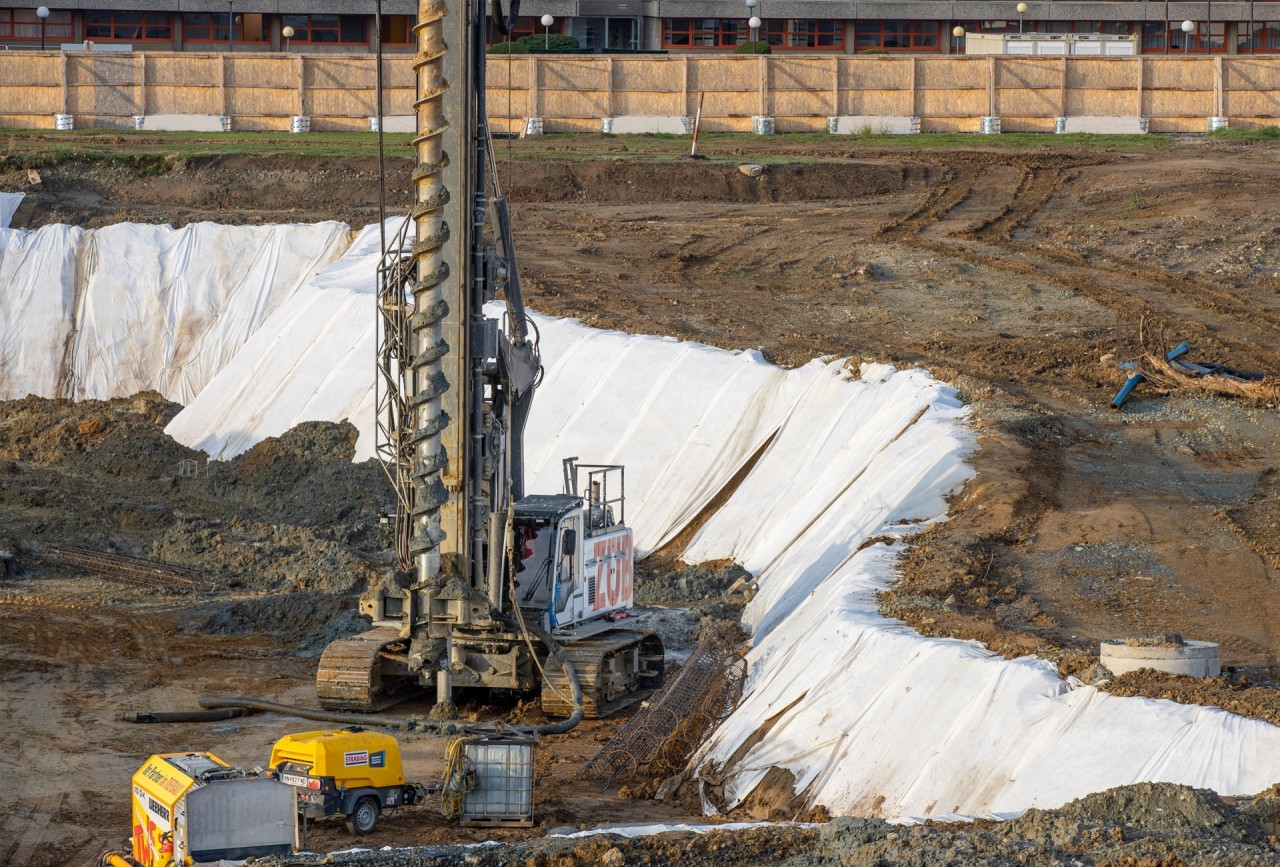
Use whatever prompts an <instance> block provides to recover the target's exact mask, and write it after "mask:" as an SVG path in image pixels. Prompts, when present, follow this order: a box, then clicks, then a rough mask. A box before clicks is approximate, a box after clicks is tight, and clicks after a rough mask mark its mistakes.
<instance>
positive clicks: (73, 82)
mask: <svg viewBox="0 0 1280 867" xmlns="http://www.w3.org/2000/svg"><path fill="white" fill-rule="evenodd" d="M66 82H67V110H66V112H65V114H72V115H84V116H93V117H96V118H110V117H115V118H127V117H129V116H130V115H132V114H133V113H134V110H135V108H136V98H137V84H138V72H137V63H136V61H135V60H134V58H133V56H132V55H129V54H115V55H112V54H99V55H94V54H69V55H67V65H66Z"/></svg>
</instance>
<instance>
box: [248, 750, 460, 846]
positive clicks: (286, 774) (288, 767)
mask: <svg viewBox="0 0 1280 867" xmlns="http://www.w3.org/2000/svg"><path fill="white" fill-rule="evenodd" d="M271 770H272V771H274V772H275V773H276V774H277V775H278V776H279V778H280V781H281V782H282V783H287V784H288V785H290V786H292V787H294V790H295V791H297V793H298V811H299V812H300V813H301V814H302V815H303V817H304V818H306V819H320V818H323V817H325V816H332V815H335V814H338V813H341V814H342V815H344V816H346V817H347V828H348V829H350V831H351V832H352V833H353V834H368V833H370V832H371V831H372V830H373V829H374V827H375V826H376V825H377V824H378V817H379V816H380V815H382V811H383V810H384V809H387V808H393V809H394V808H395V807H405V806H410V805H413V804H421V803H422V802H423V801H424V800H425V799H426V797H427V795H428V794H430V793H432V792H434V791H438V789H437V788H435V787H427V786H423V785H420V784H418V783H406V782H405V781H404V769H403V768H402V767H401V764H400V745H399V744H398V743H396V739H395V738H393V737H392V736H391V735H385V734H380V733H377V732H369V731H365V730H363V729H360V728H349V729H342V730H338V731H318V732H300V733H298V734H295V735H285V736H284V737H282V738H281V739H280V740H278V741H277V742H276V745H275V746H274V747H272V748H271Z"/></svg>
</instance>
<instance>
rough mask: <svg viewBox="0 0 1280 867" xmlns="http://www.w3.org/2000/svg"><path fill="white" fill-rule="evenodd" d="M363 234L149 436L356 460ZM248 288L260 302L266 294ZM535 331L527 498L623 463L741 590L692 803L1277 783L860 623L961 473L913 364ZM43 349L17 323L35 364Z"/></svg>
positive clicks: (1188, 711) (1274, 733) (365, 352)
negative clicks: (723, 710) (307, 428)
mask: <svg viewBox="0 0 1280 867" xmlns="http://www.w3.org/2000/svg"><path fill="white" fill-rule="evenodd" d="M58 228H59V230H60V231H62V232H69V231H72V230H69V229H66V228H65V227H58ZM118 228H119V229H120V231H122V232H127V231H131V230H129V229H127V228H126V227H118ZM290 229H291V230H296V231H302V230H301V229H300V228H299V227H290ZM46 231H48V229H42V230H41V232H46ZM106 231H108V230H100V232H106ZM211 231H212V230H211ZM240 231H243V232H247V233H253V232H261V233H264V235H263V236H262V237H264V238H265V237H268V236H269V235H268V234H266V233H270V232H272V231H274V230H273V229H270V228H259V229H243V230H240ZM317 231H320V230H319V229H317ZM376 232H377V227H376V226H374V227H371V228H370V229H366V230H365V233H364V234H363V235H362V236H361V237H360V238H359V239H357V241H356V243H355V245H354V246H353V247H352V248H351V249H349V250H348V251H347V254H346V255H345V256H344V257H343V258H342V259H341V260H339V261H337V262H334V263H333V264H331V265H329V266H328V267H327V268H325V269H324V270H321V271H320V272H319V273H317V274H315V275H314V276H312V277H309V278H306V279H303V280H302V281H301V283H300V285H297V288H296V289H294V290H293V291H292V292H291V293H288V294H287V295H286V297H282V298H280V299H279V301H278V303H277V304H276V306H275V310H274V312H273V313H270V315H268V316H265V317H264V318H263V319H262V324H261V326H260V327H259V328H258V329H257V331H256V332H255V333H253V334H251V335H247V336H246V335H245V334H244V331H243V329H238V330H237V331H236V332H235V333H234V334H229V333H224V332H221V331H217V332H215V331H214V330H210V331H207V332H204V333H199V334H190V333H181V334H180V336H181V338H182V340H184V341H191V342H193V343H199V344H200V345H201V346H202V347H203V348H204V350H203V351H205V352H208V353H211V354H216V355H217V357H219V358H223V357H226V358H227V359H228V360H227V361H226V362H225V364H224V365H223V366H222V367H221V369H220V371H219V372H217V373H214V374H213V375H212V376H211V378H210V379H209V381H208V383H207V385H205V387H204V388H203V389H202V390H201V392H200V393H199V394H197V395H196V396H195V397H194V399H192V400H190V401H189V402H188V404H187V408H186V409H185V410H184V411H183V412H182V413H180V414H179V415H178V416H177V417H176V418H175V419H174V420H173V422H171V423H170V425H169V427H168V431H169V432H170V433H171V434H172V435H173V436H174V437H175V438H177V439H178V440H179V441H181V442H184V443H186V444H188V445H194V446H197V447H200V448H203V449H206V450H208V451H212V452H213V453H215V454H216V453H226V454H227V455H228V456H229V455H230V454H232V453H235V452H239V451H243V450H245V449H247V448H249V447H251V446H252V445H253V444H254V443H255V442H258V441H260V440H261V439H263V438H264V437H267V436H272V435H277V434H279V433H282V432H283V431H284V430H285V429H287V428H288V427H290V426H292V425H294V424H296V423H298V422H301V421H304V420H329V421H338V420H342V419H350V420H351V422H352V423H353V424H355V425H356V427H357V428H358V429H359V430H360V434H361V436H360V441H359V444H358V445H357V448H356V457H357V459H363V458H364V457H367V456H369V455H370V454H371V453H372V428H373V418H372V415H371V408H372V400H371V396H372V395H371V393H372V387H373V363H372V359H373V349H372V347H373V344H374V335H373V329H374V312H375V311H374V305H373V292H374V281H373V264H374V262H375V261H376V258H377V243H376ZM32 234H34V233H32ZM226 237H228V239H229V238H230V235H229V234H228V235H227V236H226ZM250 237H253V236H252V234H250ZM27 240H28V241H29V240H30V239H27ZM8 243H9V244H10V249H11V250H12V249H13V247H12V245H13V243H14V240H13V239H12V238H10V239H9V241H8ZM19 243H25V242H23V241H21V239H20V240H19ZM0 255H3V256H5V257H6V258H5V259H4V260H0V268H9V267H11V266H10V264H9V259H8V258H7V257H8V255H9V253H6V252H4V250H3V247H0ZM219 255H223V256H226V257H228V258H234V257H235V255H236V253H235V250H232V249H228V250H225V251H223V252H222V253H220V254H219ZM191 266H192V267H193V268H199V267H200V265H199V264H198V263H195V262H192V263H191ZM9 273H13V272H9ZM16 273H17V276H18V277H19V278H21V279H22V280H26V281H28V282H27V283H19V284H18V285H20V286H26V285H29V286H31V287H33V290H34V289H39V290H40V291H41V292H43V293H44V294H46V295H47V294H52V295H55V296H56V295H57V294H58V293H59V292H62V291H64V287H63V286H62V284H60V283H58V282H57V281H58V280H59V279H61V278H60V277H59V276H58V275H59V273H60V272H59V270H58V269H56V268H54V269H51V270H50V271H48V272H41V273H29V272H27V271H26V270H24V267H23V266H22V265H21V263H19V266H18V268H17V271H16ZM258 273H259V279H260V280H261V281H262V286H261V287H259V292H260V293H261V294H262V297H268V296H271V293H270V292H268V290H267V289H266V285H267V283H268V282H270V281H273V280H276V281H278V280H279V279H280V278H279V276H278V275H276V274H274V273H271V272H270V269H267V268H264V269H262V270H261V271H260V272H258ZM182 277H183V275H182V274H176V275H175V279H181V278H182ZM291 279H292V278H291ZM42 281H43V283H42ZM12 285H13V284H12V283H11V282H9V281H6V282H5V283H3V284H0V286H3V287H4V288H2V289H0V292H3V293H5V294H4V295H0V309H2V310H3V312H4V313H5V314H6V318H4V319H0V329H4V331H3V334H0V347H3V348H4V351H6V352H9V351H11V349H12V348H13V347H15V346H18V347H19V348H21V346H22V344H21V343H20V342H19V341H18V336H17V335H18V334H19V333H20V332H21V331H22V330H23V326H24V323H23V322H21V321H17V320H14V319H11V318H8V317H7V315H8V314H10V313H11V312H13V311H16V312H17V314H18V315H21V313H22V310H23V309H24V308H23V307H22V306H21V305H18V306H14V304H13V300H12V298H10V297H7V296H8V295H10V294H11V293H12V291H13V290H12V288H11V286H12ZM122 286H123V284H122ZM142 289H145V291H148V292H154V291H155V287H154V285H152V284H147V285H146V286H145V287H143V286H140V290H142ZM21 291H28V290H21ZM116 291H117V292H120V291H123V290H122V289H119V290H116ZM211 291H212V290H211ZM42 297H43V296H42ZM113 297H115V296H113ZM129 310H130V311H132V313H131V315H134V316H135V317H136V323H135V325H134V326H133V327H135V328H136V329H137V330H139V331H142V332H145V333H147V334H157V335H166V334H168V333H170V329H171V328H172V327H173V320H172V319H171V318H166V311H165V310H164V309H161V308H157V306H156V305H155V304H154V303H152V302H150V301H148V302H146V303H143V302H142V301H141V300H137V301H134V302H132V303H131V304H130V305H129ZM152 317H159V319H158V321H154V322H153V321H151V318H152ZM536 321H537V325H538V328H539V330H540V333H541V347H542V356H543V359H544V362H545V363H546V366H547V371H546V377H545V381H544V384H543V386H542V389H541V390H540V392H539V395H538V399H537V400H536V401H535V405H534V411H533V414H532V417H531V419H530V424H529V431H528V441H529V442H530V444H531V445H530V449H529V455H528V466H529V468H530V473H529V475H530V478H529V485H528V487H529V489H530V490H535V491H538V490H542V491H552V490H558V489H559V487H560V460H561V458H563V457H566V456H569V455H578V456H581V457H582V459H583V460H590V461H592V462H601V463H605V462H617V463H624V464H626V466H627V506H628V508H627V519H628V522H629V523H631V524H632V525H633V527H634V528H635V533H636V542H637V546H638V547H639V548H640V549H641V550H653V549H655V548H657V547H659V546H661V545H662V544H663V543H664V542H666V541H668V540H670V539H672V538H674V537H675V536H676V535H677V534H678V533H679V532H680V531H681V530H682V529H684V528H685V527H686V526H687V525H688V524H689V522H690V521H691V520H692V519H693V518H694V517H695V516H698V515H699V514H700V513H702V512H703V511H704V510H705V509H706V507H707V506H708V505H709V504H711V503H713V502H717V503H718V506H717V508H716V509H715V510H714V512H713V513H712V514H711V515H710V517H709V518H708V519H707V520H706V522H705V523H704V524H703V526H702V527H701V528H700V529H699V530H698V532H697V533H696V534H695V535H694V537H693V538H692V540H691V541H690V542H689V545H688V546H687V548H686V550H685V551H684V555H683V556H684V559H686V560H688V561H691V562H698V561H706V560H719V559H726V558H732V559H733V560H736V561H737V562H739V563H741V564H743V565H744V566H745V567H746V568H747V569H748V570H750V571H751V572H752V573H753V574H755V575H756V576H757V578H758V582H759V592H758V594H757V596H756V597H755V599H754V600H753V601H752V602H751V604H750V605H749V607H748V608H747V610H746V613H745V620H746V625H747V626H748V627H749V628H750V629H751V631H752V639H751V640H752V649H751V651H750V653H749V655H748V657H747V665H748V669H747V672H748V673H747V682H746V686H745V690H744V694H743V698H742V702H741V704H740V705H739V707H738V708H737V709H736V710H735V711H734V712H733V713H732V714H731V715H730V716H729V717H728V719H727V720H726V721H725V722H724V723H723V724H722V725H721V726H720V727H719V728H718V729H717V730H716V732H715V733H714V735H713V736H712V738H711V739H710V740H709V741H708V742H707V743H706V744H704V745H703V747H702V749H701V750H700V752H699V753H698V754H696V755H695V757H694V762H695V763H696V765H697V773H698V778H699V785H700V787H701V792H702V795H703V799H704V804H705V805H706V807H707V808H708V809H728V808H732V807H734V806H735V805H738V804H741V803H742V802H743V801H744V800H746V799H748V797H749V796H751V794H752V792H753V791H756V790H759V793H760V796H761V797H763V798H766V799H767V800H769V801H771V802H775V803H778V802H784V803H785V802H789V803H788V807H790V808H797V809H798V808H803V807H804V806H808V805H811V804H822V805H824V806H826V807H827V808H828V809H829V810H830V811H831V812H832V813H871V812H875V813H878V814H880V815H882V816H886V817H906V816H941V815H947V814H953V813H962V814H984V813H1008V812H1014V811H1020V810H1025V809H1026V808H1028V807H1033V806H1035V807H1052V806H1057V805H1060V804H1063V803H1065V802H1067V801H1069V800H1071V799H1072V798H1075V797H1078V796H1081V795H1084V794H1086V793H1088V792H1093V791H1098V790H1101V789H1105V788H1108V787H1111V786H1116V785H1121V784H1126V783H1134V782H1140V781H1155V780H1160V781H1169V782H1179V783H1185V784H1188V785H1193V786H1197V787H1203V788H1211V789H1215V790H1217V791H1218V792H1221V793H1223V794H1250V793H1253V792H1256V791H1259V790H1261V789H1264V788H1266V787H1267V786H1268V785H1270V784H1271V783H1272V782H1274V781H1275V780H1276V779H1277V778H1280V728H1277V727H1275V726H1272V725H1268V724H1266V723H1263V722H1259V721H1256V720H1251V719H1245V718H1242V717H1238V716H1234V715H1232V714H1228V713H1225V712H1222V711H1219V710H1215V709H1209V708H1203V707H1196V706H1188V705H1179V704H1174V703H1172V702H1166V701H1152V700H1145V699H1129V698H1117V697H1113V696H1109V695H1106V694H1105V693H1102V692H1099V691H1098V690H1096V689H1094V688H1093V687H1087V686H1080V685H1079V684H1078V683H1075V682H1065V681H1063V680H1061V679H1060V678H1059V677H1058V675H1057V674H1056V672H1055V671H1054V669H1053V668H1052V667H1051V666H1050V665H1048V664H1047V663H1045V662H1042V661H1040V660H1037V659H1033V658H1024V659H1018V660H1012V661H1010V660H1005V659H1002V658H999V657H997V656H995V655H993V654H992V653H990V652H989V651H987V650H986V649H985V648H984V647H982V646H981V645H979V644H977V643H974V642H964V641H956V640H950V639H936V638H925V637H922V636H920V635H918V634H916V633H914V632H913V631H912V630H910V629H908V628H907V627H905V626H904V625H902V624H901V623H899V622H897V621H890V620H886V619H884V618H883V617H881V616H880V615H879V614H877V612H876V605H875V594H876V592H877V591H878V590H880V589H882V588H884V587H886V586H887V585H888V583H889V582H890V581H891V579H892V575H893V566H894V562H895V560H896V558H897V556H898V555H899V553H900V552H901V549H902V545H903V542H902V539H903V538H904V537H905V536H907V535H910V534H911V533H913V532H917V531H918V530H920V529H921V528H922V527H924V526H927V525H928V524H930V523H932V522H936V521H939V520H942V519H943V518H945V515H946V497H947V496H948V495H949V494H950V493H952V492H954V491H955V490H957V489H958V487H959V486H960V485H961V484H962V483H963V482H964V481H965V480H966V479H967V478H968V476H969V475H970V470H969V469H968V467H967V465H966V464H965V458H966V456H967V455H969V454H970V453H971V452H972V450H973V448H974V446H975V434H974V432H973V431H972V429H971V428H970V427H969V425H968V424H967V422H966V410H965V408H964V407H963V406H962V405H961V404H960V402H959V401H958V400H957V399H956V396H955V393H954V392H953V390H952V389H950V388H949V387H947V386H945V385H944V384H942V383H940V382H938V381H936V380H934V379H933V378H932V377H930V376H929V375H928V374H927V373H925V372H924V371H922V370H902V371H900V370H895V369H893V368H892V367H888V366H884V365H864V366H863V367H862V368H861V370H859V371H850V369H849V368H848V366H847V365H846V364H845V363H844V362H843V361H838V360H836V361H833V360H817V361H813V362H810V363H809V364H807V365H804V366H803V367H799V368H796V369H793V370H785V369H781V368H777V367H774V366H772V365H770V364H768V363H767V362H765V361H764V359H763V358H762V357H761V356H760V355H759V354H758V353H755V352H726V351H722V350H718V349H713V348H710V347H706V346H701V345H697V344H691V343H680V342H677V341H674V340H670V339H663V338H658V337H643V336H635V335H630V334H622V333H618V332H605V331H599V330H594V329H590V328H587V327H584V326H582V325H581V324H579V323H577V322H575V321H571V320H551V319H547V318H544V317H538V318H537V320H536ZM33 324H39V323H33ZM206 324H207V325H210V326H211V327H212V328H213V329H216V328H217V326H216V322H213V323H206ZM41 327H43V325H42V326H41ZM43 333H44V332H43V331H40V329H37V328H33V329H32V336H31V338H30V339H32V340H42V339H43V340H44V341H45V343H44V344H41V347H40V349H39V350H38V351H39V352H47V349H46V348H45V345H46V344H47V343H48V342H49V341H48V339H47V337H45V338H41V337H40V335H41V334H43ZM177 336H179V335H178V334H175V337H177ZM31 352H32V353H33V354H34V353H36V352H37V350H36V349H35V348H33V349H32V350H31ZM44 357H47V355H46V356H44ZM110 358H116V359H117V360H118V361H119V362H120V363H121V364H126V363H127V362H128V359H126V358H123V357H120V356H118V355H111V354H108V359H110ZM125 373H128V371H125ZM125 378H127V377H125ZM142 384H143V383H140V384H139V387H141V385H142ZM145 384H146V385H148V386H151V387H154V383H145ZM131 387H132V386H131ZM737 476H741V481H740V484H739V485H738V486H737V487H736V488H735V489H734V490H732V491H731V492H730V491H725V488H726V486H727V485H728V484H729V482H730V480H731V479H734V478H735V477H737Z"/></svg>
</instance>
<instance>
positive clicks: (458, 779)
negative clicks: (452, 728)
mask: <svg viewBox="0 0 1280 867" xmlns="http://www.w3.org/2000/svg"><path fill="white" fill-rule="evenodd" d="M466 742H467V739H466V738H454V740H453V743H451V744H449V749H448V750H447V751H446V752H445V763H444V777H443V780H442V783H441V786H440V814H441V815H442V816H444V817H445V819H447V820H449V821H450V822H452V821H453V820H454V819H456V818H458V816H459V815H461V813H462V797H463V795H465V794H466V789H465V785H466V784H465V781H464V780H463V776H464V774H465V773H466V754H465V752H464V750H463V746H464V745H465V744H466Z"/></svg>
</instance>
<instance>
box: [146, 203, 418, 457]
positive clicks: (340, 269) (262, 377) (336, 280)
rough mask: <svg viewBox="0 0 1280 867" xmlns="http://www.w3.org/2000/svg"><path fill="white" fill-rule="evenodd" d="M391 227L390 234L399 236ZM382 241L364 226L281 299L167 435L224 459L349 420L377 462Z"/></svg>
mask: <svg viewBox="0 0 1280 867" xmlns="http://www.w3.org/2000/svg"><path fill="white" fill-rule="evenodd" d="M398 227H399V224H398V222H394V221H391V220H388V233H391V232H394V231H396V230H397V229H398ZM380 244H381V241H380V239H379V233H378V226H377V224H376V223H375V224H374V225H371V226H366V227H365V228H364V229H363V230H362V231H361V232H360V234H359V235H358V236H357V237H356V239H355V241H354V242H353V243H352V244H351V246H350V247H349V248H348V249H347V251H346V253H344V254H343V256H342V258H341V259H339V260H338V261H337V262H334V263H333V264H332V265H329V266H328V267H327V268H325V269H324V270H322V271H320V272H319V273H318V274H316V275H315V276H314V277H312V278H311V279H310V280H308V281H307V282H306V283H305V284H304V285H303V286H301V287H300V288H299V289H298V291H297V292H295V293H293V294H292V295H291V296H290V297H289V298H288V299H286V300H285V301H284V302H283V303H282V304H281V305H280V307H279V309H277V310H276V311H275V312H274V313H273V314H272V315H271V316H270V317H269V318H268V319H267V320H266V321H265V322H264V323H263V324H262V326H261V327H260V328H259V329H258V330H257V331H256V332H255V333H254V334H253V336H252V337H250V338H249V339H248V340H247V341H246V342H245V344H244V346H243V347H241V348H240V350H239V352H237V353H236V355H235V357H234V358H232V359H231V360H230V361H229V362H228V363H227V365H226V366H225V367H224V368H223V369H222V371H221V372H220V373H219V374H218V375H217V376H215V377H214V378H213V379H212V380H210V382H209V384H208V386H207V387H206V388H205V389H204V390H203V391H201V392H200V394H199V395H197V396H196V398H195V399H194V400H192V401H191V402H190V403H188V404H187V406H186V408H184V409H183V410H182V412H180V413H178V414H177V415H176V416H175V417H174V419H173V421H171V422H169V426H168V427H166V428H165V432H166V433H168V434H169V435H170V436H172V437H173V438H174V439H176V440H178V441H179V442H182V443H186V444H187V445H190V446H192V447H194V448H198V449H203V450H204V451H205V452H206V453H208V454H209V455H211V456H213V457H215V458H217V457H225V458H230V457H233V456H235V455H238V454H240V453H241V452H243V451H246V450H248V449H250V448H252V447H253V446H254V444H256V443H258V442H260V441H261V440H263V439H266V438H267V437H271V436H279V435H280V434H282V433H284V432H285V431H287V430H288V429H289V428H291V427H293V426H294V425H296V424H299V423H301V422H304V421H320V420H327V421H341V420H343V419H349V420H351V421H352V422H353V423H354V424H355V425H356V426H357V427H358V428H359V430H360V439H359V441H358V443H357V446H356V460H365V459H367V458H371V457H373V454H374V450H373V428H374V418H373V413H374V395H373V375H374V349H375V340H374V313H375V311H374V300H373V299H374V295H375V293H376V291H377V276H376V275H377V265H378V258H379V249H380Z"/></svg>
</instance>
